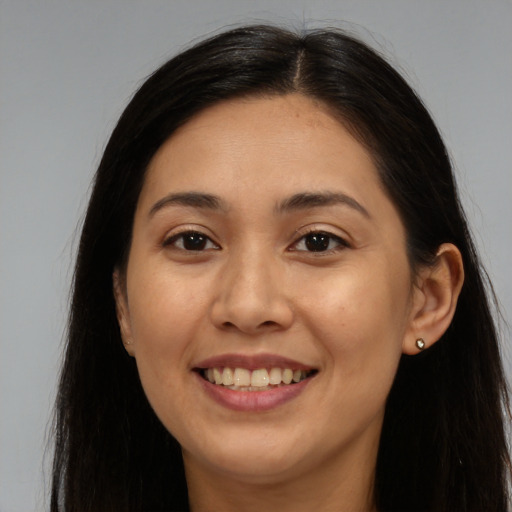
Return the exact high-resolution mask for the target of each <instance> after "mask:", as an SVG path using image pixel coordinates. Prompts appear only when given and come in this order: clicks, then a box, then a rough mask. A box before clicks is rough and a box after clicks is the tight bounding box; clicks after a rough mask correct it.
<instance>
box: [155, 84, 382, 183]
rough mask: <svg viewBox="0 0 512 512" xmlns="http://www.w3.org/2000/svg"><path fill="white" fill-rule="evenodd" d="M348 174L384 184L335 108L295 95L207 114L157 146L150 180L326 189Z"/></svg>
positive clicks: (222, 106)
mask: <svg viewBox="0 0 512 512" xmlns="http://www.w3.org/2000/svg"><path fill="white" fill-rule="evenodd" d="M348 174H352V175H353V176H352V178H355V180H353V181H359V182H360V186H363V187H364V186H366V185H367V182H368V181H374V182H379V179H378V174H377V171H376V168H375V166H374V164H373V160H372V158H371V155H370V154H369V153H368V151H367V150H366V149H365V148H364V147H363V145H362V144H360V143H359V142H358V141H357V140H356V139H355V138H354V137H353V136H352V135H351V133H350V132H349V131H348V130H347V129H346V128H345V126H344V125H343V124H342V123H341V122H340V121H339V120H338V119H337V118H336V117H335V116H334V115H333V114H332V112H330V111H329V109H328V107H327V106H325V105H324V104H323V103H321V102H318V101H314V100H312V99H310V98H307V97H304V96H302V95H299V94H290V95H285V96H276V97H269V98H254V97H250V98H242V99H236V100H229V101H225V102H222V103H219V104H216V105H214V106H212V107H209V108H207V109H205V110H204V111H202V112H200V113H199V114H197V115H196V116H195V117H194V118H192V119H191V120H190V121H188V122H187V123H186V124H185V125H183V126H182V127H181V128H180V129H179V130H177V131H176V132H175V133H174V134H173V135H172V136H171V137H170V138H169V139H168V140H167V141H166V142H165V143H164V144H163V145H162V147H161V148H160V149H159V150H158V151H157V153H156V154H155V156H154V157H153V159H152V161H151V163H150V165H149V168H148V173H147V182H148V183H147V185H151V183H152V182H154V181H155V180H156V179H157V178H163V177H164V175H165V179H166V180H167V181H168V182H169V184H171V182H172V185H173V186H176V187H178V188H179V187H185V186H186V187H189V186H190V184H191V182H194V181H198V184H201V183H202V184H205V182H210V181H214V182H217V183H219V184H220V183H221V182H224V183H225V184H226V185H228V184H229V185H232V184H233V182H236V183H237V184H239V185H241V184H243V183H244V181H247V180H253V179H255V178H256V179H258V180H260V181H261V180H265V181H266V182H267V183H268V185H269V186H272V185H274V186H275V187H277V188H278V189H281V190H282V191H283V192H284V191H285V189H286V188H289V186H291V185H296V186H300V185H301V183H302V185H303V186H316V185H317V186H319V187H321V188H325V186H324V187H322V182H326V181H329V179H331V180H332V179H333V178H334V179H336V178H337V179H338V180H339V179H341V178H342V177H343V176H344V175H348ZM290 180H291V181H290ZM283 181H285V182H286V183H283ZM315 183H316V185H315ZM326 185H328V183H326Z"/></svg>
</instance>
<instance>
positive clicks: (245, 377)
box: [233, 368, 251, 386]
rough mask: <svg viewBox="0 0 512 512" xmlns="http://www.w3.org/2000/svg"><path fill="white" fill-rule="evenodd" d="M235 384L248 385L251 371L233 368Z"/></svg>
mask: <svg viewBox="0 0 512 512" xmlns="http://www.w3.org/2000/svg"><path fill="white" fill-rule="evenodd" d="M233 380H234V383H233V384H234V385H235V386H250V385H251V372H250V371H249V370H246V369H245V368H235V374H234V379H233Z"/></svg>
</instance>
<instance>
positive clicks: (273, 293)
mask: <svg viewBox="0 0 512 512" xmlns="http://www.w3.org/2000/svg"><path fill="white" fill-rule="evenodd" d="M276 260H277V258H275V257H273V256H270V257H269V256H268V255H263V254H261V253H260V254H257V253H255V252H252V253H251V254H247V252H244V253H243V254H240V255H238V256H237V257H232V258H230V259H229V260H228V261H226V262H225V266H224V267H223V269H222V271H221V273H220V275H219V287H218V291H217V295H216V298H215V300H214V302H213V304H212V308H211V317H212V322H213V323H214V325H215V326H216V327H217V328H219V329H223V330H238V331H240V332H243V333H245V334H250V335H256V334H259V333H263V332H269V331H278V330H285V329H288V328H289V327H290V326H291V324H292V323H293V316H294V315H293V309H292V307H291V303H290V301H289V300H288V299H287V296H286V286H285V271H284V269H283V268H282V265H280V262H278V261H276Z"/></svg>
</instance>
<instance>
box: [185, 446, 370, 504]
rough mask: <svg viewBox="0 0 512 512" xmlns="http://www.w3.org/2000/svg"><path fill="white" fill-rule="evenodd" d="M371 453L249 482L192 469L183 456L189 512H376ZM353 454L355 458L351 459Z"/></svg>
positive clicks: (197, 465)
mask: <svg viewBox="0 0 512 512" xmlns="http://www.w3.org/2000/svg"><path fill="white" fill-rule="evenodd" d="M376 454H377V449H376V447H375V450H373V451H372V453H371V454H368V453H367V454H366V456H365V457H363V458H361V457H360V456H361V453H359V454H354V455H355V456H356V457H355V460H354V458H353V457H344V462H345V463H344V464H340V460H339V457H336V456H333V457H332V460H330V461H325V460H324V461H323V464H322V465H321V467H317V468H315V469H314V470H310V471H307V472H304V473H303V474H296V475H293V476H292V477H287V478H279V479H275V481H273V482H260V481H258V482H251V481H247V480H244V479H242V478H237V477H236V476H234V475H228V474H224V473H221V472H219V471H212V470H211V468H205V467H204V466H201V465H200V464H195V463H194V462H193V460H192V459H191V457H190V456H189V455H188V454H186V453H184V461H185V469H186V474H187V484H188V490H189V502H190V510H191V512H208V511H211V510H222V511H223V512H240V511H241V510H243V511H244V512H256V511H258V512H260V511H261V510H279V512H292V511H293V512H311V510H322V511H323V512H376V510H377V509H376V507H375V502H374V497H373V487H374V476H375V464H376ZM357 455H359V456H357Z"/></svg>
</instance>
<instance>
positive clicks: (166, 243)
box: [162, 229, 220, 253]
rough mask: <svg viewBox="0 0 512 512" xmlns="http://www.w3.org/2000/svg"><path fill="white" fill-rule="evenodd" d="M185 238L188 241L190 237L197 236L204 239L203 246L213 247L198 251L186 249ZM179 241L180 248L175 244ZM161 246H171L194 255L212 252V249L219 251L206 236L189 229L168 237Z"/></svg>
mask: <svg viewBox="0 0 512 512" xmlns="http://www.w3.org/2000/svg"><path fill="white" fill-rule="evenodd" d="M186 236H188V237H189V239H190V237H192V236H199V237H201V238H203V239H204V244H205V245H208V244H211V245H213V247H207V248H205V247H204V246H203V247H202V248H200V249H187V248H186V247H185V237H186ZM180 239H181V245H182V247H179V246H178V245H177V243H176V242H177V241H178V240H180ZM162 245H163V247H169V246H173V248H175V249H178V250H182V251H187V252H196V253H199V252H203V251H204V250H212V249H213V250H219V249H220V247H219V246H218V245H217V244H216V243H215V242H214V241H213V240H212V239H211V238H210V237H209V236H208V235H205V234H204V233H201V232H200V231H197V230H192V229H189V230H186V231H181V232H179V233H175V234H174V235H172V236H170V237H169V238H166V239H165V240H164V242H163V244H162Z"/></svg>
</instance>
